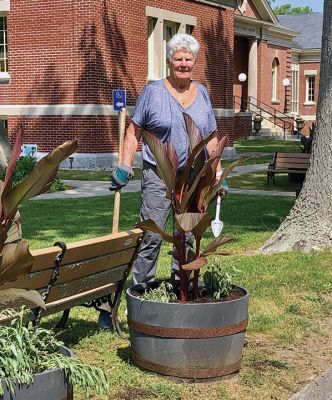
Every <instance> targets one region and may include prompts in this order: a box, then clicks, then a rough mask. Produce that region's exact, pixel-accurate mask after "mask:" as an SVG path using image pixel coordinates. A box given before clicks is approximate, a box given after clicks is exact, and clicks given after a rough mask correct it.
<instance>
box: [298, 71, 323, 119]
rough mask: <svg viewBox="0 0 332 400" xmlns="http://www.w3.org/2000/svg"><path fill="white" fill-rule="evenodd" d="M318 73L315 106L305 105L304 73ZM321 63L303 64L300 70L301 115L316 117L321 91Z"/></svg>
mask: <svg viewBox="0 0 332 400" xmlns="http://www.w3.org/2000/svg"><path fill="white" fill-rule="evenodd" d="M307 70H313V71H315V70H316V71H317V75H316V79H315V103H316V104H315V105H305V101H306V78H307V76H306V75H304V71H307ZM319 76H320V63H302V64H300V70H299V114H300V115H302V116H303V115H316V107H317V102H318V91H319Z"/></svg>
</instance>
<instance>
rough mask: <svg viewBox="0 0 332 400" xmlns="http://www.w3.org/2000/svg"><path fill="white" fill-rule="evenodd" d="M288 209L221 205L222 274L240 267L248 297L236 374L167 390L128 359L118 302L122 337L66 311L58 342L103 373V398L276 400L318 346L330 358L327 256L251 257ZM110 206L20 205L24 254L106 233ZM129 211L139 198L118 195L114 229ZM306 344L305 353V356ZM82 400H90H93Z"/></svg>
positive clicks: (285, 202)
mask: <svg viewBox="0 0 332 400" xmlns="http://www.w3.org/2000/svg"><path fill="white" fill-rule="evenodd" d="M293 202H294V199H293V198H289V197H276V198H274V197H269V198H268V199H267V198H266V197H263V196H246V195H232V194H229V195H228V197H227V198H226V201H225V202H224V204H223V205H222V212H221V219H222V220H223V221H224V224H225V228H224V234H226V235H230V236H232V237H233V238H234V241H233V242H231V243H230V244H229V245H228V246H227V248H228V249H229V250H231V252H232V254H233V255H232V256H229V257H225V258H224V267H225V270H229V271H231V270H232V269H233V268H236V269H237V270H239V272H238V273H237V275H236V282H237V283H238V284H241V285H243V286H245V287H247V288H248V289H249V292H250V296H251V300H250V310H249V312H250V315H249V321H250V324H249V328H248V332H247V345H246V347H245V350H244V360H243V367H242V369H241V371H240V373H239V375H238V376H237V377H236V378H235V379H232V380H226V381H218V382H212V383H208V384H192V383H186V382H181V383H176V382H172V381H169V380H167V379H165V378H162V377H159V376H157V375H154V374H149V373H147V372H143V371H141V370H139V369H137V368H135V367H134V366H133V365H132V364H131V361H130V355H129V341H128V330H127V325H126V323H125V314H124V309H125V301H123V302H122V304H121V308H120V319H121V326H122V329H123V331H124V334H125V339H120V338H118V337H116V335H115V334H114V333H113V332H107V331H101V330H99V328H98V325H97V322H96V321H97V316H98V314H97V312H96V311H94V310H90V309H85V308H80V307H77V308H75V309H74V310H72V312H71V317H70V320H69V324H70V329H69V330H68V331H66V332H65V333H64V334H62V339H63V340H64V341H65V343H66V345H68V346H69V347H71V348H73V350H74V352H75V354H76V356H77V357H80V358H83V359H85V360H86V361H88V362H90V363H91V364H94V365H98V366H99V367H101V368H102V369H103V370H104V371H105V373H106V374H107V377H108V380H109V383H110V392H109V395H108V397H107V398H110V399H118V400H126V399H128V400H129V399H130V400H135V399H137V400H138V399H140V400H194V399H197V398H199V399H200V400H211V399H219V400H237V399H239V398H243V399H246V400H253V399H272V398H275V399H278V400H283V399H288V398H289V397H290V395H291V394H292V393H294V392H295V391H296V390H297V389H298V385H299V384H303V378H304V377H308V376H314V375H316V374H317V373H318V372H319V368H317V369H315V367H314V360H315V357H317V353H318V350H317V349H324V351H323V353H325V354H329V355H330V360H331V359H332V351H331V350H330V346H329V345H328V343H329V342H328V339H329V337H330V336H331V334H330V333H329V332H330V331H331V329H328V328H327V327H326V326H325V325H324V321H326V319H327V316H328V315H330V314H331V309H332V270H331V261H332V257H331V253H327V252H326V253H320V254H301V253H292V254H288V253H285V254H276V255H270V256H267V255H259V254H257V255H252V253H253V251H254V250H255V249H257V248H259V246H260V245H261V244H262V243H263V242H264V241H265V240H266V239H267V238H268V237H269V236H270V235H271V234H272V232H273V231H274V230H275V229H276V228H277V227H278V225H279V224H280V223H281V221H282V220H283V219H284V218H285V216H286V215H287V214H288V212H289V210H290V208H291V206H292V204H293ZM112 209H113V203H112V197H110V196H108V197H99V198H88V199H75V200H69V199H66V200H53V201H46V200H39V201H37V200H34V201H29V202H26V203H25V204H24V205H23V207H22V208H21V213H22V220H23V232H24V237H25V238H26V239H28V240H29V242H30V243H31V246H32V247H33V248H39V247H44V246H49V245H51V244H52V243H53V242H54V241H55V240H64V241H67V242H69V241H74V240H79V239H83V238H88V237H93V236H99V235H103V234H106V233H110V232H111V224H112ZM138 211H139V194H138V193H126V194H123V195H122V197H121V218H120V228H121V230H124V229H126V228H132V227H133V226H134V224H135V223H136V222H137V220H138ZM211 212H212V213H213V212H214V209H213V208H212V209H211ZM168 229H171V226H168ZM207 236H208V238H207V239H205V240H204V243H203V248H204V245H205V243H207V242H208V241H209V240H210V239H211V238H212V234H211V231H210V230H209V231H208V234H207ZM225 248H226V247H225ZM169 249H170V247H169V246H167V245H164V246H163V247H162V251H161V255H160V262H159V268H158V276H159V277H166V276H168V274H169V258H168V256H167V252H168V251H169ZM128 284H129V283H128ZM57 318H59V315H58V316H51V317H49V318H47V319H45V321H44V322H43V324H44V325H45V326H48V327H50V326H53V324H54V323H55V321H56V320H57ZM329 335H330V336H329ZM324 340H325V342H324ZM321 342H322V343H325V344H326V345H325V346H324V345H321ZM308 343H310V345H309V346H308ZM314 343H317V346H316V347H317V349H316V347H315V346H314V345H313V344H314ZM311 347H312V348H313V351H312V353H311V354H308V351H310V348H311ZM308 349H309V350H308ZM304 359H310V364H309V363H304V362H303V360H304ZM304 379H305V378H304ZM75 399H77V400H83V394H82V393H81V392H80V391H79V390H76V393H75ZM91 399H94V400H97V398H96V397H93V396H92V397H91ZM98 400H106V397H105V398H104V399H101V398H100V397H98Z"/></svg>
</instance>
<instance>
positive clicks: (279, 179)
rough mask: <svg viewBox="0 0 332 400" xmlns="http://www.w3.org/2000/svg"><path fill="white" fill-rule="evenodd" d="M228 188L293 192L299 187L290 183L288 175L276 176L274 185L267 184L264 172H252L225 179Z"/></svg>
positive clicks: (297, 184)
mask: <svg viewBox="0 0 332 400" xmlns="http://www.w3.org/2000/svg"><path fill="white" fill-rule="evenodd" d="M227 180H228V183H229V186H230V187H231V188H232V187H234V188H240V189H256V190H271V191H285V192H295V189H296V188H297V187H298V186H300V184H299V183H294V182H290V181H289V179H288V174H276V176H275V182H276V183H275V184H273V183H272V180H271V179H270V183H269V184H267V178H266V172H265V171H264V172H254V173H251V174H243V175H239V176H233V177H231V178H227Z"/></svg>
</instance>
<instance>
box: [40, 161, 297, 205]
mask: <svg viewBox="0 0 332 400" xmlns="http://www.w3.org/2000/svg"><path fill="white" fill-rule="evenodd" d="M266 168H267V164H256V165H242V166H238V167H236V168H235V169H234V171H233V172H232V173H231V174H230V176H236V175H242V174H247V173H250V172H257V171H264V170H266ZM66 182H67V183H68V184H69V185H70V186H73V187H74V189H71V190H66V191H63V192H54V193H44V194H41V195H39V196H37V197H34V199H36V200H44V199H45V200H46V199H47V200H51V199H75V198H80V197H96V196H109V195H113V194H114V192H110V191H109V190H108V188H109V186H110V182H107V181H78V180H67V181H66ZM140 190H141V182H140V181H130V182H129V183H128V185H127V186H125V187H124V188H123V189H122V190H121V193H128V192H139V191H140ZM229 193H241V194H250V195H261V196H262V195H263V196H295V192H275V191H269V190H248V189H236V188H230V189H229Z"/></svg>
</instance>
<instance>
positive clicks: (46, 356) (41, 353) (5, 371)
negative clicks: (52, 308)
mask: <svg viewBox="0 0 332 400" xmlns="http://www.w3.org/2000/svg"><path fill="white" fill-rule="evenodd" d="M30 313H31V311H30V310H28V309H26V308H25V307H22V308H21V309H20V311H19V313H17V311H15V310H13V309H6V310H4V311H2V312H1V313H0V318H1V317H5V318H8V317H9V318H12V317H13V316H14V319H12V321H11V324H10V326H5V325H0V360H1V364H0V379H1V380H2V382H4V383H5V385H7V387H8V389H9V390H10V391H11V392H12V393H14V390H15V385H16V384H19V385H24V384H25V385H29V384H30V383H32V382H33V374H36V373H40V372H44V371H48V370H52V369H54V368H60V369H62V370H63V371H64V374H65V376H66V378H67V379H68V381H69V382H70V383H71V384H72V385H78V386H80V387H81V388H82V389H83V391H84V392H85V396H86V398H88V397H89V393H90V391H91V390H93V391H95V393H96V394H97V395H104V394H106V393H107V389H108V384H107V382H106V377H105V374H104V373H103V371H102V370H101V369H99V368H96V367H92V366H90V365H88V364H85V363H83V362H82V361H80V360H78V359H77V358H74V357H66V356H64V355H63V354H61V353H60V352H59V350H60V347H61V346H63V343H62V342H61V341H59V340H58V339H57V338H56V337H55V335H54V332H53V331H51V330H48V329H44V328H41V327H32V326H28V325H27V321H28V319H29V314H30ZM3 393H4V387H3V386H2V385H0V395H3Z"/></svg>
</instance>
